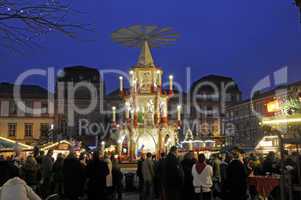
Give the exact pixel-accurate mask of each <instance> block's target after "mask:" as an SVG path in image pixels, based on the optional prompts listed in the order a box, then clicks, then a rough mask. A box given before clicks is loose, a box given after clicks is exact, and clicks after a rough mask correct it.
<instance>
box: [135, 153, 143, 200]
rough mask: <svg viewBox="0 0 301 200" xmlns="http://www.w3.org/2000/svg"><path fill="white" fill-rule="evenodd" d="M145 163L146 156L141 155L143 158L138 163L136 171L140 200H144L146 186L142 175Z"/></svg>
mask: <svg viewBox="0 0 301 200" xmlns="http://www.w3.org/2000/svg"><path fill="white" fill-rule="evenodd" d="M143 162H144V155H143V154H141V158H140V160H138V162H137V171H136V175H137V177H138V180H139V199H140V200H142V199H143V184H144V180H143V174H142V164H143Z"/></svg>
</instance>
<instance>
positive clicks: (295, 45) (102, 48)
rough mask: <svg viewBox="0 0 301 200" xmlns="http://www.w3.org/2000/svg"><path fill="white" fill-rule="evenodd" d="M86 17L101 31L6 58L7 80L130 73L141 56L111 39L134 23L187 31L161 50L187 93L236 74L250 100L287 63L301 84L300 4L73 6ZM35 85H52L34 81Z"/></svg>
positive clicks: (86, 1) (99, 1)
mask: <svg viewBox="0 0 301 200" xmlns="http://www.w3.org/2000/svg"><path fill="white" fill-rule="evenodd" d="M72 2H73V7H74V8H76V9H78V10H81V11H82V12H83V13H84V14H81V15H80V16H74V18H75V19H78V20H80V22H82V23H89V24H91V25H92V26H93V27H94V29H95V32H93V33H90V32H88V33H81V34H80V39H78V40H73V39H69V38H66V37H65V36H62V35H59V34H55V33H54V34H50V35H48V36H47V37H45V38H43V39H42V41H41V43H42V45H43V46H44V48H42V49H35V50H31V49H30V50H26V52H25V53H24V54H22V55H20V54H10V53H9V52H1V54H0V55H1V60H0V64H1V66H2V67H1V73H0V80H1V81H10V82H13V81H14V80H15V79H16V77H17V75H18V74H19V73H21V72H23V71H24V70H26V69H29V68H47V67H52V66H54V67H55V68H56V69H60V68H63V67H66V66H71V65H85V66H91V67H96V68H98V69H110V68H115V69H121V70H128V68H129V67H130V66H132V65H133V64H135V62H136V60H137V57H138V53H139V50H137V49H129V48H125V47H122V46H120V45H118V44H115V43H113V42H112V41H111V37H110V34H111V32H113V31H115V30H116V29H118V28H120V27H126V26H129V25H134V24H146V25H152V24H155V25H160V26H171V27H174V29H175V30H176V31H177V32H179V33H180V35H181V36H180V38H179V40H178V41H177V42H176V45H174V46H170V47H165V48H161V49H154V50H153V56H154V59H155V62H156V63H157V64H158V65H159V66H161V67H162V68H163V69H164V70H165V75H166V76H165V77H167V75H168V74H170V73H172V74H174V76H175V80H178V81H179V82H180V83H182V84H183V87H185V88H186V87H187V86H186V85H185V84H186V80H185V79H186V78H185V76H184V75H183V74H184V73H185V68H186V67H188V66H189V67H191V71H192V80H197V79H199V78H200V77H202V76H204V75H207V74H219V75H224V76H231V77H233V78H234V80H235V81H237V82H238V84H239V86H240V88H241V90H242V91H243V94H244V97H248V94H249V92H250V90H251V88H252V87H253V85H254V84H255V83H256V82H257V81H259V80H260V79H261V78H263V77H265V76H266V75H269V74H271V73H273V72H274V71H275V70H277V69H279V68H281V67H282V66H284V65H287V66H288V72H289V81H290V82H293V81H297V80H301V76H300V73H301V56H300V55H301V24H300V20H299V10H298V9H297V8H296V7H295V6H294V5H293V0H216V1H212V0H188V1H187V0H186V1H183V0H152V1H143V0H73V1H72ZM105 81H106V85H107V90H112V89H114V88H118V80H117V77H113V76H107V77H105ZM28 82H29V83H38V84H42V85H44V84H45V80H41V79H40V78H37V77H36V78H32V79H30V80H29V81H28Z"/></svg>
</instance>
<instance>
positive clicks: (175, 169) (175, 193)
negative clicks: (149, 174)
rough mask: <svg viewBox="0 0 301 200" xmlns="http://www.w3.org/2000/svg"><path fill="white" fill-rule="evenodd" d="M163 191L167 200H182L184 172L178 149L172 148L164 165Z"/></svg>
mask: <svg viewBox="0 0 301 200" xmlns="http://www.w3.org/2000/svg"><path fill="white" fill-rule="evenodd" d="M162 175H163V188H164V189H163V190H164V194H165V195H164V196H165V199H166V200H180V199H182V188H183V184H184V172H183V169H182V166H181V164H180V162H179V160H178V158H177V147H175V146H173V147H171V148H170V152H169V154H168V155H167V157H166V159H165V161H164V164H163V172H162Z"/></svg>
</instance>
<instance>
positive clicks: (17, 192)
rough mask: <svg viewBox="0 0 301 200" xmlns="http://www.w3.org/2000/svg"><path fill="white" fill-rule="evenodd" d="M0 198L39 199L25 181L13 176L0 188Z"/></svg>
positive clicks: (7, 199)
mask: <svg viewBox="0 0 301 200" xmlns="http://www.w3.org/2000/svg"><path fill="white" fill-rule="evenodd" d="M0 200H41V198H40V197H39V196H38V195H37V194H36V193H35V192H34V191H33V190H32V189H31V187H29V186H28V185H27V184H26V183H25V181H23V180H22V179H20V178H18V177H15V178H12V179H9V180H8V181H7V182H6V183H5V184H4V185H3V186H2V187H1V188H0Z"/></svg>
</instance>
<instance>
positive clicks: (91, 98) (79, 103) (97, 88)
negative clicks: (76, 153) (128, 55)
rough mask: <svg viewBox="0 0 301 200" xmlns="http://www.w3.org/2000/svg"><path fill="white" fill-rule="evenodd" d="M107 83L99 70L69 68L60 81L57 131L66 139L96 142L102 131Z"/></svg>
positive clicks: (58, 80) (57, 88)
mask: <svg viewBox="0 0 301 200" xmlns="http://www.w3.org/2000/svg"><path fill="white" fill-rule="evenodd" d="M103 94H104V84H103V81H102V77H101V76H100V73H99V71H98V69H95V68H89V67H84V66H74V67H66V68H64V69H63V71H62V73H61V74H60V75H59V77H58V78H57V83H56V91H55V96H56V109H55V111H56V130H57V133H58V134H60V135H61V137H62V138H77V137H80V138H81V139H82V140H88V141H87V142H88V143H91V142H92V143H93V141H94V142H95V136H97V135H98V134H101V133H100V132H101V131H102V127H101V126H102V123H103V115H102V112H103V109H104V99H103V97H104V96H103Z"/></svg>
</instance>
